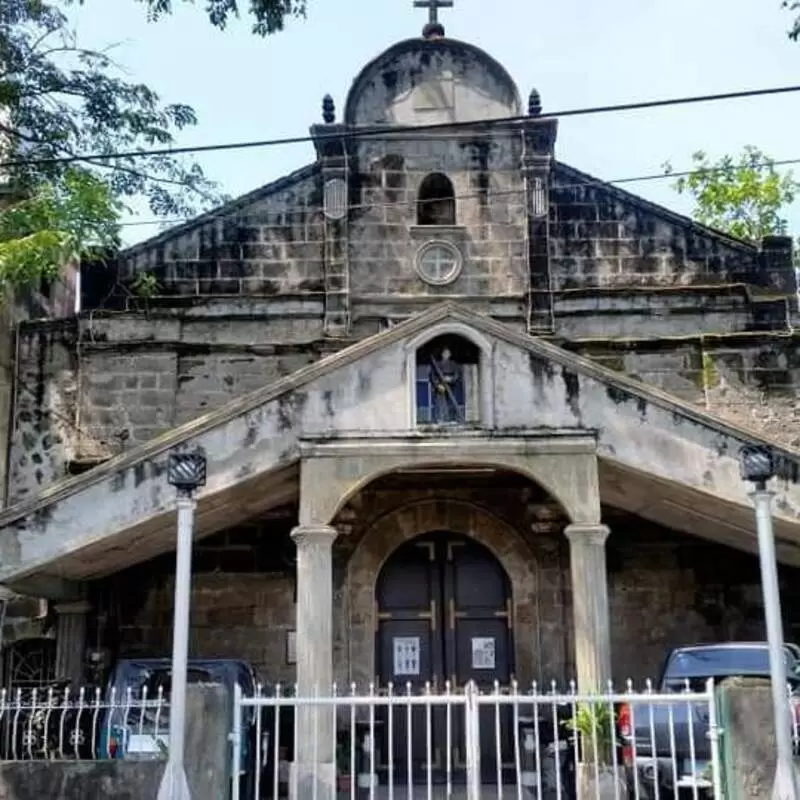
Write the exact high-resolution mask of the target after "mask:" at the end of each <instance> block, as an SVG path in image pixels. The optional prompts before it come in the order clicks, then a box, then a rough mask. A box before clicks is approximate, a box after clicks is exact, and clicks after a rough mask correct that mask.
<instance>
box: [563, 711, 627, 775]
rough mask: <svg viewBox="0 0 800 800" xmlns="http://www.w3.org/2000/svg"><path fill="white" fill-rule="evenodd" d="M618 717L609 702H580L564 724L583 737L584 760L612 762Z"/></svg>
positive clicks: (601, 762)
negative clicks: (615, 726)
mask: <svg viewBox="0 0 800 800" xmlns="http://www.w3.org/2000/svg"><path fill="white" fill-rule="evenodd" d="M615 724H616V717H615V715H614V712H613V711H612V710H611V708H610V707H609V705H608V703H603V702H596V703H578V705H577V706H576V708H575V712H574V713H573V715H572V717H571V719H568V720H565V721H564V723H563V725H564V727H566V728H568V729H569V730H570V731H572V732H573V733H577V734H578V735H579V736H580V737H581V741H582V744H583V754H584V761H585V762H588V763H597V764H598V765H600V766H607V765H608V764H610V763H612V760H613V759H612V748H613V747H614V741H615V736H614V725H615Z"/></svg>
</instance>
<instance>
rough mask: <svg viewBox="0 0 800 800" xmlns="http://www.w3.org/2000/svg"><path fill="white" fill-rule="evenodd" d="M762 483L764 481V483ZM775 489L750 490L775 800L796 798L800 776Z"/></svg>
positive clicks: (794, 799) (760, 488) (759, 488)
mask: <svg viewBox="0 0 800 800" xmlns="http://www.w3.org/2000/svg"><path fill="white" fill-rule="evenodd" d="M762 486H763V485H762ZM772 494H773V493H772V492H770V491H768V490H767V489H766V488H762V487H761V486H760V487H758V488H757V489H756V491H754V492H753V493H752V494H751V497H752V498H753V503H754V504H755V507H756V528H757V529H758V555H759V559H760V561H761V585H762V588H763V592H764V614H765V616H766V624H767V642H768V645H769V668H770V678H771V682H772V709H773V714H774V716H775V749H776V754H777V764H776V769H775V782H774V784H773V786H772V798H773V800H796V799H797V796H798V795H797V776H796V774H795V768H794V763H793V758H792V731H791V717H790V714H791V708H790V706H789V695H788V688H787V677H786V651H785V646H784V639H783V621H782V619H781V598H780V592H779V589H778V567H777V560H776V557H775V535H774V533H773V530H772Z"/></svg>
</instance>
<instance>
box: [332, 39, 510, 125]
mask: <svg viewBox="0 0 800 800" xmlns="http://www.w3.org/2000/svg"><path fill="white" fill-rule="evenodd" d="M521 113H522V104H521V102H520V97H519V92H518V91H517V86H516V84H515V83H514V81H513V79H512V78H511V76H510V75H509V74H508V72H507V71H506V69H505V67H503V66H502V64H500V63H499V62H498V61H496V60H495V59H494V58H492V57H491V56H490V55H489V54H488V53H485V52H484V51H483V50H481V49H480V48H479V47H475V45H472V44H467V43H466V42H460V41H458V40H456V39H447V38H443V37H438V36H432V37H429V38H420V39H407V40H405V41H402V42H398V43H397V44H395V45H394V46H392V47H390V48H389V49H388V50H386V51H384V52H383V53H381V54H380V55H379V56H378V57H377V58H375V59H374V60H373V61H371V62H370V63H369V64H367V66H366V67H364V69H363V70H361V73H360V74H359V75H358V77H357V78H356V79H355V81H353V86H352V87H351V89H350V93H349V94H348V96H347V104H346V106H345V115H344V122H345V124H347V125H392V124H395V125H426V124H429V125H434V124H438V123H446V122H474V121H480V120H488V119H498V118H501V117H509V116H514V117H515V116H519V115H520V114H521Z"/></svg>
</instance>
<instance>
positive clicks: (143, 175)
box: [0, 0, 219, 216]
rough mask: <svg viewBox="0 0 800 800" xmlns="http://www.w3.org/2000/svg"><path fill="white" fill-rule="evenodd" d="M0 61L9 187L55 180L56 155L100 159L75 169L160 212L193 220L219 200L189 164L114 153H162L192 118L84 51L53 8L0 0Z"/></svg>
mask: <svg viewBox="0 0 800 800" xmlns="http://www.w3.org/2000/svg"><path fill="white" fill-rule="evenodd" d="M63 5H65V6H69V5H70V2H69V0H64V3H63ZM0 65H2V66H0V98H2V99H3V100H4V102H0V104H2V105H4V106H5V107H6V108H7V109H8V114H7V119H5V118H3V119H0V134H3V133H4V134H5V140H6V141H7V143H8V145H7V147H8V148H9V150H10V154H6V155H7V156H8V157H9V158H13V160H14V163H13V164H12V165H11V166H9V167H8V170H9V179H10V181H11V182H12V184H13V186H14V188H15V189H17V190H19V191H26V190H29V189H31V188H33V187H37V186H39V185H41V183H42V182H43V181H45V180H51V181H55V182H57V181H60V180H61V179H62V178H63V176H64V174H65V172H66V170H67V169H68V167H69V165H68V164H65V163H64V162H63V161H62V162H60V163H59V162H58V161H57V159H59V158H64V157H69V156H76V155H77V156H80V155H81V154H89V153H104V154H108V156H107V157H104V158H102V159H95V160H91V161H89V162H86V161H81V162H79V163H81V165H82V166H83V167H84V168H85V169H87V170H89V171H91V172H93V173H94V174H95V175H97V176H101V177H102V178H103V179H104V180H105V181H107V183H108V185H109V187H110V190H111V192H112V194H113V195H114V196H115V197H118V198H144V199H145V200H146V202H147V203H148V205H149V207H150V210H151V211H152V212H153V213H154V214H157V215H167V214H169V215H181V216H190V215H192V214H194V213H197V212H198V211H202V210H205V209H207V208H209V207H211V206H213V205H216V204H217V201H218V200H219V191H218V187H217V186H216V185H215V184H214V183H213V182H212V181H209V180H208V179H207V178H206V176H205V175H204V174H203V171H202V170H201V169H200V167H199V166H198V165H197V164H196V163H194V162H191V161H188V160H186V159H184V158H182V157H169V156H141V157H136V158H131V157H125V156H121V155H115V154H116V153H120V152H122V151H127V152H130V151H136V150H142V149H152V148H154V147H168V146H169V145H171V144H174V142H175V134H176V133H177V132H178V131H180V130H182V129H184V128H186V127H191V126H193V125H195V124H196V122H197V118H196V115H195V113H194V111H193V110H192V109H191V108H190V107H189V106H186V105H182V104H163V103H162V102H161V99H160V98H159V96H158V94H157V93H156V92H155V91H154V90H153V89H152V88H151V87H149V86H146V85H144V84H140V83H135V82H129V81H128V80H125V79H124V78H123V77H122V74H123V73H122V70H121V68H120V67H119V66H118V65H117V64H116V63H115V62H114V60H113V58H112V55H111V52H110V51H96V50H90V49H87V48H83V47H81V46H80V44H79V42H78V41H77V37H76V35H75V33H74V31H73V30H72V28H71V26H70V22H69V19H68V17H67V16H66V15H65V13H64V12H63V11H61V10H59V8H58V7H57V6H56V5H55V4H53V3H48V2H45V1H44V0H2V2H0Z"/></svg>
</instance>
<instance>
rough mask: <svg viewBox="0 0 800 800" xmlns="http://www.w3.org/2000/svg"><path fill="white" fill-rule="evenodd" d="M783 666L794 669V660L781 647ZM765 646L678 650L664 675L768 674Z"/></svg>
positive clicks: (668, 677)
mask: <svg viewBox="0 0 800 800" xmlns="http://www.w3.org/2000/svg"><path fill="white" fill-rule="evenodd" d="M785 657H786V667H787V670H788V671H789V672H790V674H798V673H796V672H795V660H794V658H793V657H792V655H791V654H790V653H789V652H786V651H785ZM769 672H770V669H769V650H768V649H767V648H766V647H704V648H702V649H697V650H679V651H678V652H676V653H674V654H673V656H672V657H671V658H670V660H669V663H668V664H667V669H666V672H665V678H666V679H667V680H670V681H672V680H676V679H681V678H695V677H707V678H712V677H715V676H720V677H721V676H724V675H769Z"/></svg>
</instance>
